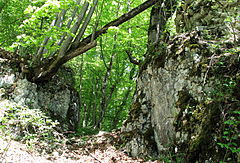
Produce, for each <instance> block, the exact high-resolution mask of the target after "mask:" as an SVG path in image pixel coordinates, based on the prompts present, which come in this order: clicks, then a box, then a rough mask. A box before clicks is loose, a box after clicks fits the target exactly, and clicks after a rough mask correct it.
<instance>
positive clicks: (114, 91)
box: [0, 0, 149, 130]
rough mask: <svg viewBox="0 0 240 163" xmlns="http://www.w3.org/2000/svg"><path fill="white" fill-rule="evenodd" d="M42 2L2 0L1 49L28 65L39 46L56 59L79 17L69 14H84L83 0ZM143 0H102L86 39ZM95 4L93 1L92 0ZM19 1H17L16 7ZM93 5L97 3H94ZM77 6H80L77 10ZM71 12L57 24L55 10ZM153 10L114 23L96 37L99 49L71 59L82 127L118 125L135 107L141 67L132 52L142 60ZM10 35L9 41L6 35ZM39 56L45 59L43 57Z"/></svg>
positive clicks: (86, 32) (33, 58)
mask: <svg viewBox="0 0 240 163" xmlns="http://www.w3.org/2000/svg"><path fill="white" fill-rule="evenodd" d="M79 2H80V1H74V0H71V1H56V0H42V1H29V0H24V1H21V2H20V3H18V2H17V1H10V2H9V1H4V0H3V1H1V12H0V20H1V28H0V29H1V31H3V32H1V34H0V42H1V43H2V44H1V47H3V48H5V49H7V50H10V51H13V52H14V51H15V52H18V53H19V54H20V56H21V57H22V58H23V60H24V62H25V63H24V64H26V67H32V66H34V65H36V64H39V63H40V62H39V61H38V60H36V58H37V54H38V52H39V48H41V47H40V45H41V46H44V41H45V40H46V38H47V39H48V44H46V45H45V46H44V48H45V50H44V53H43V58H42V59H44V58H47V57H53V56H54V53H56V51H57V50H59V48H60V46H59V45H58V44H56V42H58V40H59V39H61V37H63V35H66V36H67V35H72V36H74V34H73V33H71V32H70V30H71V29H70V28H69V27H70V26H69V25H68V22H69V21H70V19H72V18H73V19H74V20H73V22H74V21H76V19H77V18H76V17H72V15H71V14H73V13H74V12H75V10H76V9H77V10H76V11H77V12H76V14H80V12H81V9H82V8H83V7H84V2H81V3H79ZM143 2H144V1H143V0H137V1H130V0H122V1H112V0H105V1H100V2H98V6H97V8H96V9H95V12H94V14H93V16H92V19H91V21H90V22H89V25H88V26H87V28H86V31H85V33H84V37H85V36H88V35H89V34H91V33H92V32H94V31H95V30H97V29H99V28H100V27H102V26H104V25H105V24H107V23H108V22H109V21H112V20H114V19H116V18H118V17H119V16H121V15H123V14H124V13H126V12H128V11H130V10H131V9H132V8H134V7H136V6H138V5H140V4H141V3H143ZM90 3H92V2H90ZM15 4H17V5H15ZM92 5H93V4H92ZM77 7H78V8H77ZM63 11H67V12H66V14H65V15H64V19H66V20H65V21H64V23H62V24H59V25H58V26H57V25H56V26H53V25H52V23H53V22H54V20H55V19H56V14H57V13H58V14H59V13H62V12H63ZM148 24H149V10H148V11H146V12H144V13H143V14H140V15H137V16H136V17H135V18H134V19H132V20H130V21H128V23H125V24H123V25H121V26H119V27H111V28H109V30H108V33H107V34H104V35H103V36H101V37H100V38H98V39H97V42H98V45H97V47H96V48H94V49H92V50H90V51H88V52H87V53H85V54H84V55H81V56H79V57H76V58H74V59H73V60H72V61H70V62H68V63H67V65H68V67H71V68H72V69H73V70H74V72H75V76H74V78H75V85H74V87H75V88H76V90H77V91H78V92H79V96H80V99H81V103H80V105H81V107H80V109H81V115H80V116H81V118H80V121H81V122H80V124H79V125H80V127H90V128H91V127H94V128H98V129H100V128H101V129H104V130H112V129H115V128H119V127H120V126H121V123H122V122H123V120H124V119H125V118H126V116H127V113H128V109H129V108H130V105H131V100H132V95H133V91H134V87H135V79H136V76H137V71H138V66H137V65H134V64H132V63H130V61H129V58H128V54H127V53H130V55H131V56H132V57H134V58H136V60H143V58H144V54H145V51H146V46H147V29H148ZM6 38H8V39H6ZM42 59H41V60H42Z"/></svg>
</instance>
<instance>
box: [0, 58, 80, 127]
mask: <svg viewBox="0 0 240 163" xmlns="http://www.w3.org/2000/svg"><path fill="white" fill-rule="evenodd" d="M0 64H1V66H0V72H1V73H0V100H4V99H8V100H10V101H13V102H16V103H18V104H19V105H27V106H28V107H30V108H34V109H41V110H42V111H44V112H46V113H48V115H50V116H51V117H52V118H53V119H55V120H58V121H59V122H60V123H61V126H62V129H63V130H75V129H76V127H77V125H78V121H79V98H78V95H77V92H76V91H75V90H74V89H73V88H71V85H68V84H66V83H69V82H66V81H65V80H64V79H63V74H64V75H65V76H66V75H67V76H68V77H69V78H71V74H69V73H68V72H67V71H66V70H64V69H62V70H61V73H62V74H61V76H60V75H57V76H56V77H54V78H53V80H51V81H50V82H48V83H44V84H38V85H36V84H34V83H31V82H29V81H27V80H26V79H24V78H23V77H22V75H21V74H19V73H18V72H17V70H16V69H15V70H14V68H13V67H14V66H10V65H9V63H8V62H7V61H6V60H1V61H0Z"/></svg>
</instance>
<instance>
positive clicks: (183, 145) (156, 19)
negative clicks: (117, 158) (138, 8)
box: [122, 0, 240, 162]
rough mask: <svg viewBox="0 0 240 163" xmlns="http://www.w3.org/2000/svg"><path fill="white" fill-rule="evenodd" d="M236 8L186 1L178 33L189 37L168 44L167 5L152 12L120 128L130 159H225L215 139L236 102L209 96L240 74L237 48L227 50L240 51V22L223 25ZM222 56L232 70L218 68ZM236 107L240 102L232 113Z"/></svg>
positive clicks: (171, 40) (178, 37)
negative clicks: (134, 85) (180, 156)
mask: <svg viewBox="0 0 240 163" xmlns="http://www.w3.org/2000/svg"><path fill="white" fill-rule="evenodd" d="M164 2H166V3H167V2H169V3H170V1H164ZM164 2H163V3H164ZM237 4H238V5H239V2H233V3H230V2H226V1H223V0H220V1H215V2H211V1H208V0H203V1H193V0H190V1H186V2H185V3H183V4H182V6H181V7H180V8H179V9H178V11H177V16H176V20H175V21H176V25H177V31H178V32H186V33H179V34H178V35H177V36H175V37H174V38H170V39H167V38H166V37H165V36H163V33H162V31H163V30H162V27H163V26H164V24H165V22H166V20H167V18H169V17H170V15H171V12H168V11H169V10H168V9H169V8H167V6H168V5H166V6H164V5H162V4H160V5H157V6H155V7H154V8H153V9H152V12H151V22H150V27H149V42H148V52H147V57H146V59H145V61H143V62H142V63H141V65H140V72H139V76H138V79H137V88H136V92H135V95H134V102H133V104H132V108H131V110H130V113H129V118H128V119H127V120H126V121H125V123H124V125H123V127H122V131H123V135H122V136H123V137H124V138H125V139H123V140H125V142H124V143H125V149H126V151H127V152H129V154H130V155H132V156H149V155H160V156H161V155H162V154H166V153H169V152H173V154H175V155H177V154H178V153H181V152H183V153H185V155H183V159H184V160H185V162H196V161H198V162H205V161H206V160H212V161H213V160H215V161H220V160H221V158H223V157H224V156H225V155H224V154H223V153H224V152H223V151H222V150H221V149H220V147H218V146H217V141H218V140H216V139H218V138H219V137H220V136H219V134H220V133H219V132H221V131H222V125H221V121H222V120H223V119H222V117H221V113H223V110H224V108H229V107H230V108H231V106H232V103H228V105H227V104H226V101H228V100H225V101H222V102H219V99H214V98H215V97H214V96H213V97H212V96H211V94H209V92H213V91H214V90H215V89H216V88H215V87H216V85H214V84H215V83H221V82H222V81H223V80H222V78H227V77H229V78H231V79H232V77H234V76H235V77H236V75H237V74H239V72H240V66H239V63H240V60H239V49H238V53H237V52H236V53H235V52H234V55H233V54H231V53H227V54H224V53H226V52H225V50H228V48H229V49H232V50H233V49H237V41H239V40H238V39H239V38H237V36H236V33H235V32H236V31H237V30H239V29H237V28H235V27H233V24H235V25H236V27H238V28H239V22H238V23H236V22H230V23H229V24H230V25H228V24H226V23H225V24H223V22H224V20H225V18H226V15H232V16H234V15H237V13H238V12H239V9H236V10H234V9H233V10H231V9H232V8H233V7H234V6H237ZM164 15H166V16H164ZM163 18H165V19H163ZM236 20H237V19H236ZM237 24H238V25H237ZM234 31H235V32H234ZM168 40H169V41H168ZM221 40H223V41H221ZM231 41H232V42H231ZM216 45H218V47H216ZM235 51H237V50H235ZM235 54H238V55H235ZM222 57H226V60H227V61H228V64H229V65H231V66H229V68H228V69H223V67H221V66H220V64H217V63H218V61H219V60H221V59H220V58H222ZM224 65H225V64H224ZM225 67H226V65H225ZM227 67H228V66H227ZM231 71H233V72H231ZM230 72H231V73H230ZM238 81H239V80H238ZM238 86H239V85H238ZM234 89H236V90H237V86H236V88H234ZM232 96H233V97H234V98H236V99H237V97H238V96H236V95H234V94H233V95H232ZM225 98H227V97H225ZM209 99H211V100H209ZM235 102H236V101H235ZM237 106H238V107H239V106H240V104H239V102H238V105H237V104H235V105H233V106H232V109H233V108H235V109H236V108H237ZM221 109H222V110H221ZM216 124H217V125H216ZM234 157H235V158H236V156H234ZM172 161H174V160H172Z"/></svg>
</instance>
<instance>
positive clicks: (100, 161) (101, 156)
mask: <svg viewBox="0 0 240 163" xmlns="http://www.w3.org/2000/svg"><path fill="white" fill-rule="evenodd" d="M117 139H118V135H117V133H107V134H98V135H93V136H86V137H84V138H83V137H79V138H76V137H74V138H69V140H68V143H66V144H67V145H66V146H63V147H62V148H60V149H58V150H56V151H54V152H52V153H50V154H46V153H45V154H43V153H42V154H40V153H39V152H37V150H36V149H35V150H34V149H29V148H28V147H27V146H26V145H25V144H23V143H21V142H17V141H14V140H6V139H5V138H3V137H2V138H1V137H0V163H52V162H56V163H144V162H149V163H150V162H153V163H160V162H159V161H144V160H143V159H137V158H132V157H129V156H128V155H127V154H126V153H124V151H121V150H117V149H116V148H115V147H114V146H113V144H114V143H113V142H114V141H116V140H117Z"/></svg>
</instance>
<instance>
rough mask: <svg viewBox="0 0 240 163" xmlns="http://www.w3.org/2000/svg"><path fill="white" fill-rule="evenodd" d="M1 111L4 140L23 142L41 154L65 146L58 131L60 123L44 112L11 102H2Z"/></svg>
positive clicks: (0, 123) (0, 134)
mask: <svg viewBox="0 0 240 163" xmlns="http://www.w3.org/2000/svg"><path fill="white" fill-rule="evenodd" d="M0 110H1V111H3V112H1V113H0V136H1V137H2V138H4V139H9V138H10V139H13V140H17V141H21V142H22V143H24V144H26V145H27V147H28V148H30V149H33V150H36V151H38V152H40V153H51V152H53V151H54V150H55V149H57V148H58V147H61V146H63V144H65V138H64V136H63V135H62V134H60V133H59V132H58V131H57V128H58V125H59V123H58V122H56V121H55V122H54V121H52V120H51V119H50V118H49V117H47V116H46V115H45V114H44V113H43V112H42V111H40V110H38V109H30V108H28V107H24V106H20V105H18V104H15V103H11V102H9V101H6V102H1V105H0Z"/></svg>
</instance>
